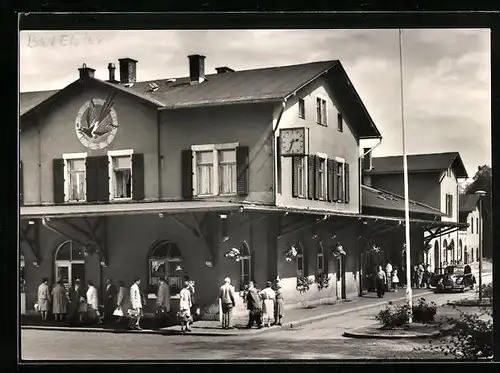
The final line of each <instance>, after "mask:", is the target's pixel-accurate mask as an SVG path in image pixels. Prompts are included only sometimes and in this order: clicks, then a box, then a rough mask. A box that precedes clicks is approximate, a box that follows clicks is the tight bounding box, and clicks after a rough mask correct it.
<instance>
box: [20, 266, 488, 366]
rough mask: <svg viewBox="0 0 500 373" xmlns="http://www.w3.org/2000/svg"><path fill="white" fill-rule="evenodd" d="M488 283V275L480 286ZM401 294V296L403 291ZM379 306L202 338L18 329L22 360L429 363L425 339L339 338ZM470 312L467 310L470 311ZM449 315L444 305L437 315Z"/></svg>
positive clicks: (443, 298) (439, 298)
mask: <svg viewBox="0 0 500 373" xmlns="http://www.w3.org/2000/svg"><path fill="white" fill-rule="evenodd" d="M490 281H491V275H489V276H487V277H485V282H486V283H488V282H490ZM403 295H404V292H403ZM473 296H474V292H468V293H465V294H432V295H428V296H426V299H427V300H429V301H431V300H432V301H435V302H436V303H438V304H445V303H446V302H447V301H448V300H450V301H454V300H458V299H462V298H464V297H473ZM382 308H383V306H380V307H374V308H370V309H367V310H362V311H357V312H353V313H349V314H345V315H340V316H336V317H332V318H329V319H326V320H323V321H320V322H316V323H313V324H307V325H303V326H301V327H298V328H295V329H277V330H276V331H269V332H266V333H263V334H258V335H254V336H237V337H208V336H207V337H205V336H189V335H185V336H183V335H174V336H165V335H140V334H133V335H132V334H126V335H124V334H112V333H88V332H74V331H70V332H64V331H40V330H23V331H22V333H21V338H22V339H21V351H22V357H23V359H30V360H31V359H35V360H39V359H44V360H46V359H49V360H68V359H79V360H122V359H126V360H131V359H133V360H136V359H137V360H141V359H158V360H169V359H209V360H213V359H217V360H220V359H228V360H235V359H431V358H436V359H437V358H445V357H444V356H439V355H430V354H429V353H422V352H415V351H413V348H414V347H416V346H418V345H421V344H425V343H426V340H423V341H417V340H412V341H410V340H396V341H395V340H372V339H368V340H366V339H351V338H345V337H342V333H343V332H344V331H345V330H346V329H351V328H356V327H361V326H364V325H369V324H372V323H374V319H373V317H374V315H375V314H376V312H378V310H379V309H382ZM472 310H473V309H470V310H467V311H468V312H472ZM443 312H450V308H449V307H443V308H440V309H439V311H438V313H443Z"/></svg>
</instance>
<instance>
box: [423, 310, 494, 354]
mask: <svg viewBox="0 0 500 373" xmlns="http://www.w3.org/2000/svg"><path fill="white" fill-rule="evenodd" d="M484 316H489V317H488V320H484ZM492 316H493V311H492V310H491V309H484V310H483V312H479V313H474V314H469V313H465V312H463V311H460V316H459V318H458V319H455V318H448V319H447V321H448V323H450V324H451V328H450V329H448V330H445V331H443V332H442V336H443V337H444V338H442V339H440V340H438V341H435V342H433V341H429V345H427V346H425V347H423V348H417V350H427V351H434V352H441V353H444V354H445V355H453V356H455V357H456V358H458V359H462V360H477V359H478V358H480V357H490V356H492V355H493V320H492V318H491V317H492Z"/></svg>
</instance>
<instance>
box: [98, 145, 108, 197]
mask: <svg viewBox="0 0 500 373" xmlns="http://www.w3.org/2000/svg"><path fill="white" fill-rule="evenodd" d="M97 180H98V189H97V197H98V201H101V202H107V201H109V158H108V156H107V155H102V156H100V157H97Z"/></svg>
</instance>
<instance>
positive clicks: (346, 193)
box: [344, 163, 350, 203]
mask: <svg viewBox="0 0 500 373" xmlns="http://www.w3.org/2000/svg"><path fill="white" fill-rule="evenodd" d="M344 188H345V191H344V202H345V203H349V190H350V186H349V164H348V163H344Z"/></svg>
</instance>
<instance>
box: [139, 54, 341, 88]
mask: <svg viewBox="0 0 500 373" xmlns="http://www.w3.org/2000/svg"><path fill="white" fill-rule="evenodd" d="M338 62H340V60H338V59H336V60H322V61H313V62H306V63H297V64H294V65H279V66H270V67H259V68H256V69H245V70H234V71H232V72H231V73H230V74H231V75H233V74H235V73H245V72H255V71H264V70H273V69H283V68H292V67H298V66H310V65H316V64H322V63H330V64H331V65H333V64H335V63H338ZM219 75H224V74H218V73H216V72H215V73H211V74H205V76H206V77H210V76H219ZM170 79H179V80H181V79H189V76H177V77H172V76H171V77H168V78H154V79H150V80H141V81H137V82H136V83H149V82H154V81H158V80H170Z"/></svg>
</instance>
